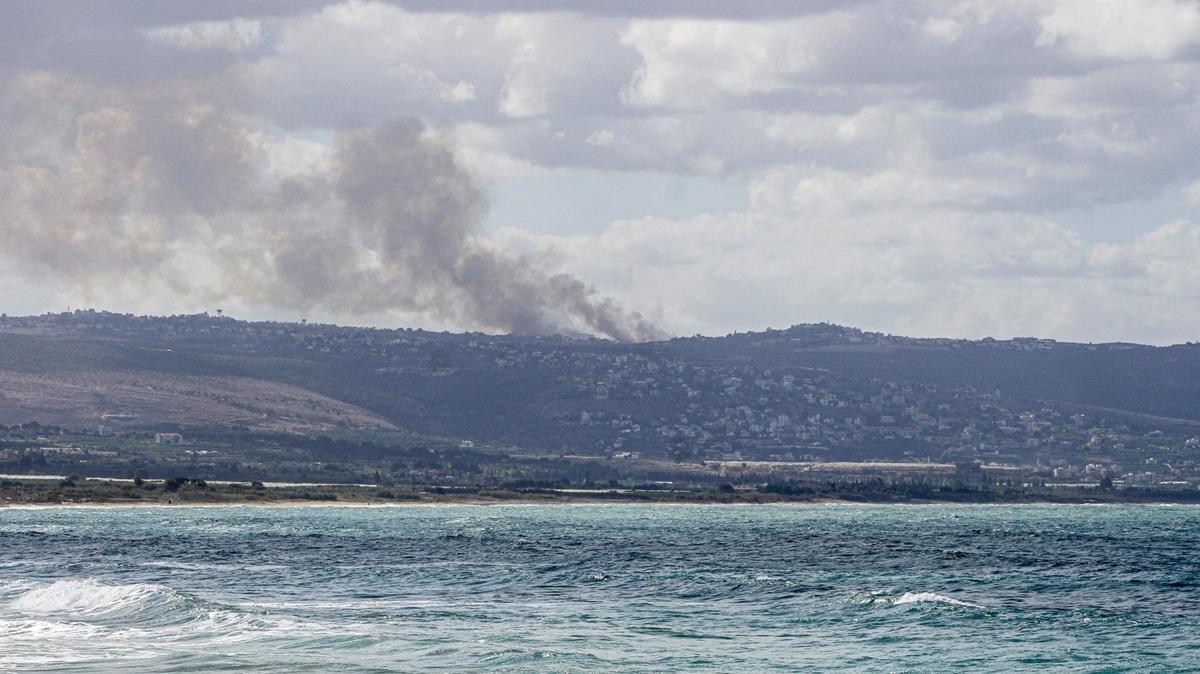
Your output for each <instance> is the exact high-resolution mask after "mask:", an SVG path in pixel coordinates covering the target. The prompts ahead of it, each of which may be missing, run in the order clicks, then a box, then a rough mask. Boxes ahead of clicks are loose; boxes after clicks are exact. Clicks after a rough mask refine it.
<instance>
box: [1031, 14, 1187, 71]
mask: <svg viewBox="0 0 1200 674" xmlns="http://www.w3.org/2000/svg"><path fill="white" fill-rule="evenodd" d="M1041 27H1042V32H1041V34H1040V35H1038V38H1037V45H1038V46H1042V47H1044V46H1048V45H1055V44H1062V45H1064V46H1065V47H1066V48H1067V50H1069V51H1070V52H1071V53H1073V54H1075V55H1076V56H1079V57H1081V58H1102V59H1115V60H1122V59H1159V60H1161V59H1168V58H1171V57H1172V56H1174V55H1175V54H1177V53H1178V52H1179V50H1180V49H1182V48H1183V47H1185V46H1187V45H1189V44H1193V43H1195V42H1197V41H1200V6H1197V5H1196V3H1194V2H1191V1H1190V0H1138V1H1137V2H1130V1H1129V0H1058V1H1057V2H1056V3H1055V5H1054V10H1053V11H1051V12H1050V13H1049V14H1047V15H1046V16H1044V17H1043V18H1042V20H1041Z"/></svg>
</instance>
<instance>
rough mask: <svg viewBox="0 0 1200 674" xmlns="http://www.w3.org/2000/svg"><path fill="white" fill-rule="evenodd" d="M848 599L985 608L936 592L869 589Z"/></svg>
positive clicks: (857, 601) (897, 603)
mask: <svg viewBox="0 0 1200 674" xmlns="http://www.w3.org/2000/svg"><path fill="white" fill-rule="evenodd" d="M850 601H851V602H852V603H855V604H875V605H882V606H906V605H910V604H940V605H943V606H958V607H962V608H975V609H983V608H986V607H985V606H982V605H980V604H974V603H972V602H969V601H963V600H962V599H955V598H954V597H947V596H946V595H944V594H937V593H936V592H905V593H903V594H901V595H900V596H899V597H897V596H895V593H893V592H888V591H887V590H871V591H869V592H859V593H856V594H854V595H853V596H851V598H850Z"/></svg>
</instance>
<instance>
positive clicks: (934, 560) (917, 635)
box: [0, 505, 1200, 672]
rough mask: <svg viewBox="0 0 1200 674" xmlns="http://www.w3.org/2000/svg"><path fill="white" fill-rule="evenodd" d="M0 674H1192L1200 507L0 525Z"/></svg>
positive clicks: (208, 514) (243, 514)
mask: <svg viewBox="0 0 1200 674" xmlns="http://www.w3.org/2000/svg"><path fill="white" fill-rule="evenodd" d="M0 555H2V556H0V672H32V671H38V672H42V671H53V672H106V671H107V672H129V671H141V672H198V671H205V672H213V671H237V670H240V671H248V672H296V671H312V672H391V671H397V672H414V671H443V672H459V671H487V672H492V671H507V672H576V671H604V672H610V671H626V672H662V671H704V672H761V671H862V672H909V671H913V672H946V671H970V672H978V671H996V672H1025V671H1030V672H1032V671H1039V672H1041V671H1065V672H1160V671H1161V672H1179V671H1200V631H1198V630H1197V627H1200V585H1198V584H1200V508H1197V507H1182V506H1181V507H1167V506H1163V507H1151V506H1011V507H1010V506H848V505H788V506H669V505H664V506H653V505H630V506H625V505H596V506H590V505H587V506H585V505H548V506H541V505H536V506H535V505H513V506H407V507H386V508H385V507H375V508H361V507H360V508H355V507H308V508H282V507H281V508H264V507H222V508H184V507H167V508H45V509H20V508H0Z"/></svg>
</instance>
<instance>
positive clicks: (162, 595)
mask: <svg viewBox="0 0 1200 674" xmlns="http://www.w3.org/2000/svg"><path fill="white" fill-rule="evenodd" d="M188 602H189V599H188V598H187V597H185V596H184V595H182V594H180V593H178V592H175V591H174V590H172V589H170V588H168V587H164V586H162V585H151V584H147V583H136V584H132V585H106V584H104V583H101V582H100V581H98V580H95V579H91V578H88V579H84V580H60V581H57V582H55V583H52V584H50V585H47V586H45V587H39V588H36V589H32V590H29V591H27V592H25V593H23V594H21V595H20V596H18V597H17V598H16V599H14V600H13V601H12V602H11V604H10V607H11V608H12V609H14V610H16V611H18V612H21V613H24V614H64V613H65V614H71V615H73V616H80V617H83V616H101V615H107V614H122V613H132V612H135V611H136V612H144V611H147V610H150V611H153V610H155V609H161V608H165V607H170V606H172V605H186V604H187V603H188Z"/></svg>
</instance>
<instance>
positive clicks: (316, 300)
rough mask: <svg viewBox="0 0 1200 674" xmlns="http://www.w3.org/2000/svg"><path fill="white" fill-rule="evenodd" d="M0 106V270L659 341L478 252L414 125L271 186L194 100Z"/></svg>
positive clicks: (170, 94)
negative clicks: (1, 126)
mask: <svg viewBox="0 0 1200 674" xmlns="http://www.w3.org/2000/svg"><path fill="white" fill-rule="evenodd" d="M14 87H15V89H14V91H11V92H9V93H10V94H14V95H10V96H6V97H5V100H4V101H3V102H0V105H2V106H3V107H0V118H3V119H5V120H7V121H9V122H10V126H9V128H10V129H19V130H20V132H21V133H20V135H16V134H14V133H9V132H4V131H0V134H2V135H3V137H2V138H0V235H2V237H3V242H4V246H3V248H2V249H0V255H3V256H4V257H6V258H7V259H8V260H9V261H10V262H11V263H14V264H17V265H20V266H21V268H23V269H24V270H25V271H26V272H27V273H31V274H43V275H46V276H49V277H51V278H53V279H55V280H58V281H63V282H67V283H71V284H73V285H74V286H76V287H78V288H80V289H82V290H84V291H85V292H86V291H89V290H90V291H92V292H94V293H95V295H96V296H97V297H99V296H102V295H103V292H102V291H103V290H104V289H111V288H113V287H117V286H121V285H127V286H131V287H145V288H157V289H161V290H162V292H165V293H168V294H169V295H170V296H173V297H178V298H188V299H191V300H200V301H204V302H206V303H208V302H219V301H221V300H222V299H228V298H233V297H236V298H240V299H243V300H246V301H248V302H250V303H259V304H269V305H272V306H277V307H282V308H288V309H295V310H310V309H314V308H322V309H325V310H328V311H330V312H332V313H334V314H340V315H350V314H367V313H377V312H387V311H390V310H402V311H406V312H417V313H421V314H424V315H428V316H436V317H439V318H443V319H449V320H452V321H457V322H461V323H465V324H470V325H473V326H479V327H484V328H489V329H498V330H502V331H507V332H516V333H524V334H548V333H566V334H596V335H602V336H606V337H610V338H613V339H618V340H625V341H642V340H648V339H656V338H660V337H661V336H662V333H661V332H660V331H659V330H658V329H657V328H655V327H654V326H653V325H652V324H650V323H649V322H647V321H646V320H644V319H643V318H642V317H641V316H640V315H638V314H637V313H633V312H628V311H626V310H624V309H623V308H622V307H620V306H619V305H618V304H617V303H615V302H614V301H612V300H610V299H604V298H598V297H597V296H596V294H595V292H594V290H593V289H592V288H590V287H589V286H587V285H586V284H584V283H583V282H581V281H580V280H579V279H577V278H575V277H573V276H570V275H567V274H557V273H552V272H550V271H548V270H546V269H545V268H543V267H542V266H540V265H539V264H537V263H535V262H534V261H532V260H530V259H526V258H524V257H520V256H516V255H513V254H511V253H507V252H504V251H501V250H498V249H496V248H495V247H493V246H492V245H491V244H490V243H489V242H488V241H487V240H486V239H485V238H483V237H481V236H480V235H479V233H478V231H479V223H480V221H481V218H482V216H483V214H484V212H485V210H486V200H485V198H484V196H483V194H482V192H481V191H480V190H479V188H478V187H477V186H476V185H475V183H474V181H473V180H472V179H471V177H470V175H469V174H468V173H467V171H466V170H464V169H463V167H462V166H461V165H460V163H459V162H458V161H457V158H456V156H455V153H454V151H453V148H452V147H450V146H448V145H447V144H445V143H444V142H443V141H441V140H438V139H437V138H435V137H433V136H432V135H431V134H429V133H427V132H426V130H425V129H424V128H423V126H422V124H421V123H420V122H419V121H417V120H414V119H404V120H399V121H395V122H391V123H388V124H384V125H380V126H377V127H371V128H362V129H355V130H349V131H344V132H341V133H339V134H338V136H337V138H336V140H335V148H334V151H333V153H332V157H331V158H330V159H329V161H328V162H327V163H325V164H324V165H322V167H321V168H320V169H319V170H314V171H309V172H306V173H303V174H288V175H282V176H280V175H277V174H275V173H272V172H271V171H270V170H269V167H268V164H269V161H268V157H267V153H266V152H265V150H264V149H263V138H264V136H266V135H267V134H266V132H265V131H264V130H263V129H260V128H258V126H257V125H256V123H255V120H254V118H253V116H252V115H250V114H247V113H246V112H245V111H243V110H241V109H239V108H238V106H236V105H231V104H228V101H226V100H224V99H223V98H222V97H221V96H218V95H214V94H213V92H212V91H208V90H205V88H204V87H203V86H196V85H191V86H188V87H170V86H158V87H153V88H142V89H137V90H134V91H129V90H118V91H114V90H111V89H104V88H100V87H95V86H92V85H89V84H88V83H86V82H81V81H78V80H72V79H70V78H64V77H58V76H52V75H48V74H44V73H42V74H34V75H30V76H26V77H23V78H21V79H19V80H18V81H17V82H16V83H15V84H14Z"/></svg>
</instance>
